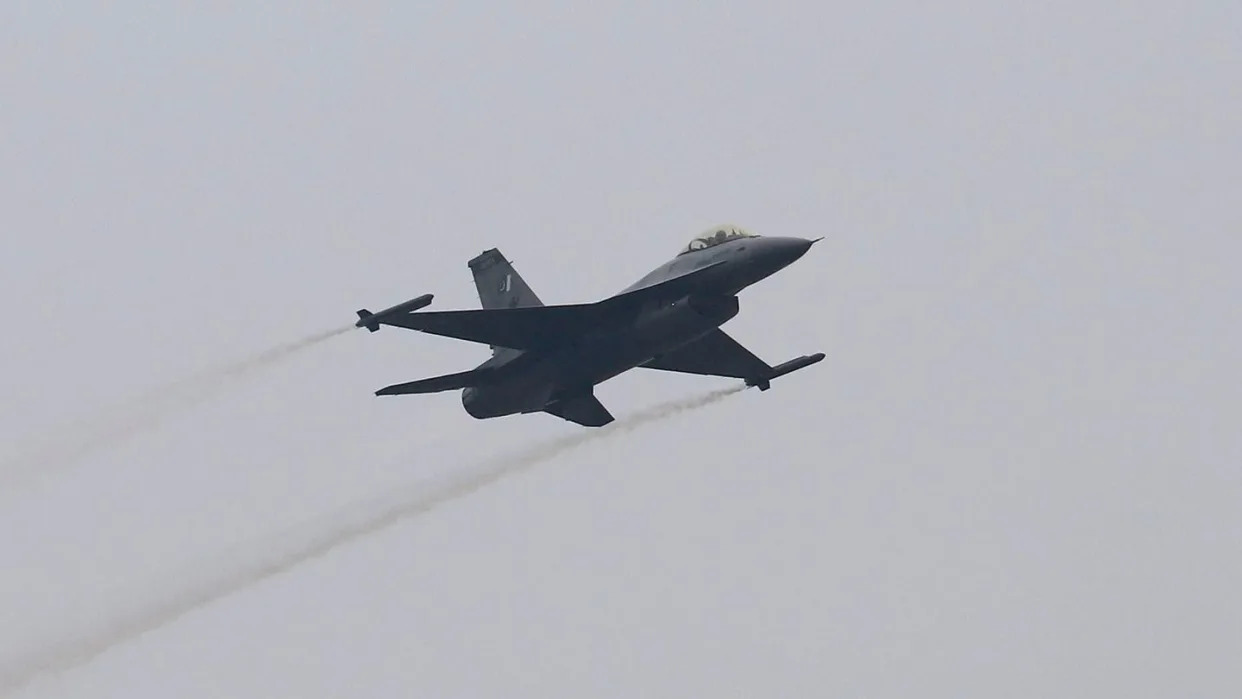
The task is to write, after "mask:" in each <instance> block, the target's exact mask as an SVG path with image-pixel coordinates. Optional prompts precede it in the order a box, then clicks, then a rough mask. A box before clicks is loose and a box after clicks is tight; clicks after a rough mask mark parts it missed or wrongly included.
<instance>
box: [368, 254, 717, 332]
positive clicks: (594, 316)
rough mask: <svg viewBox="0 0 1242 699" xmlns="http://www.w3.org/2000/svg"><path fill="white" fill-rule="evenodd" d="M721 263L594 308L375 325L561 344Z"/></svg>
mask: <svg viewBox="0 0 1242 699" xmlns="http://www.w3.org/2000/svg"><path fill="white" fill-rule="evenodd" d="M718 264H722V263H714V264H711V265H707V266H705V267H701V268H699V269H697V270H694V271H693V272H688V273H686V274H683V275H680V276H677V277H673V278H671V279H667V280H665V281H664V282H661V283H659V284H655V285H652V286H648V287H642V288H639V289H635V290H633V291H628V292H625V293H622V294H618V295H616V296H613V297H612V298H608V299H605V300H603V301H599V302H596V303H579V304H563V305H555V306H529V307H523V306H519V307H517V308H484V309H472V310H465V311H427V312H416V313H415V312H410V313H396V314H389V313H388V312H384V313H377V314H374V315H373V316H371V322H373V323H377V324H379V325H391V326H394V327H398V328H408V329H410V330H419V331H421V332H425V333H430V334H432V335H442V336H445V337H452V338H457V339H459V340H467V341H470V342H478V343H481V344H486V345H492V346H493V347H509V348H512V349H519V350H530V349H539V348H542V347H549V346H553V345H556V344H560V343H562V342H564V341H565V340H567V339H568V338H572V337H575V336H579V335H582V334H585V333H587V332H590V331H591V330H593V329H595V328H597V327H600V326H602V325H606V324H608V323H610V322H614V321H618V320H621V319H623V318H625V317H626V316H627V315H628V314H629V313H631V312H634V311H637V310H638V308H639V307H640V305H641V304H642V303H643V302H644V301H646V300H647V299H649V298H652V297H653V296H658V295H667V294H676V293H682V292H684V291H685V290H688V289H689V288H691V287H690V286H689V282H690V280H691V279H692V278H693V277H695V276H697V275H699V274H702V273H703V272H705V271H707V270H709V269H712V268H713V267H715V266H717V265H718Z"/></svg>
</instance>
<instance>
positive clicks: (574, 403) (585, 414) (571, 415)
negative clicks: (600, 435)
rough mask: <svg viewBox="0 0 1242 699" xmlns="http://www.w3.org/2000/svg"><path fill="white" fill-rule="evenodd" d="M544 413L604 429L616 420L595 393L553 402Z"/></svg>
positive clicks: (545, 408) (584, 425) (585, 425)
mask: <svg viewBox="0 0 1242 699" xmlns="http://www.w3.org/2000/svg"><path fill="white" fill-rule="evenodd" d="M543 411H544V412H545V413H549V414H551V415H555V416H557V417H559V418H561V419H563V420H568V421H570V422H575V423H577V424H579V425H582V426H583V427H603V426H604V425H607V424H608V423H610V422H612V421H613V419H614V418H613V416H612V413H610V412H608V408H605V407H604V404H603V403H600V402H599V399H598V398H596V397H595V394H594V393H585V394H579V395H575V396H570V397H568V398H564V399H562V400H556V401H553V402H551V403H549V404H548V405H547V406H546V407H544V409H543Z"/></svg>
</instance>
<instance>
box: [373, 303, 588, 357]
mask: <svg viewBox="0 0 1242 699" xmlns="http://www.w3.org/2000/svg"><path fill="white" fill-rule="evenodd" d="M603 315H604V314H602V313H601V312H600V309H598V308H596V307H595V304H573V305H564V306H532V307H518V308H488V309H478V310H467V311H429V312H424V313H407V314H405V315H397V316H391V317H385V318H384V319H382V320H381V321H379V322H380V324H381V325H392V326H395V327H398V328H408V329H410V330H419V331H422V332H425V333H430V334H432V335H442V336H444V337H453V338H457V339H459V340H468V341H470V342H479V343H482V344H485V345H493V346H497V347H510V348H512V349H522V350H525V349H536V348H539V347H546V346H549V345H553V344H556V343H557V341H558V340H560V339H563V338H565V337H568V336H573V335H577V334H580V333H582V332H585V331H586V330H589V329H590V328H591V327H593V326H594V325H596V324H598V323H599V322H600V321H601V320H603Z"/></svg>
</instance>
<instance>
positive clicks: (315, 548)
mask: <svg viewBox="0 0 1242 699" xmlns="http://www.w3.org/2000/svg"><path fill="white" fill-rule="evenodd" d="M744 388H745V387H744V386H733V387H730V388H727V389H721V390H716V391H712V392H709V393H705V394H701V395H698V396H695V397H692V398H687V399H682V400H676V401H669V402H666V403H661V404H658V405H655V406H652V407H651V408H648V409H646V410H643V411H640V412H638V413H635V414H633V415H631V416H628V417H626V418H623V419H619V420H616V421H614V422H612V423H610V424H609V425H606V426H604V427H601V428H595V429H591V430H588V431H582V432H578V433H575V434H573V435H570V436H568V437H563V438H560V439H556V440H552V441H548V442H545V443H543V444H539V445H536V446H534V447H531V448H529V449H526V450H523V451H520V452H518V453H516V454H514V453H510V454H505V455H503V456H501V457H497V458H493V459H490V460H487V461H484V462H482V463H480V464H478V465H477V466H476V467H475V468H473V469H469V470H468V471H467V472H464V473H460V474H456V475H455V477H452V478H450V479H449V480H447V481H446V482H444V483H442V484H440V485H438V486H433V487H429V486H427V485H426V484H419V485H416V486H413V487H411V488H409V489H407V490H405V491H403V492H398V493H396V494H395V495H393V496H390V497H388V498H386V499H385V500H384V501H383V502H379V503H371V504H369V505H367V506H366V508H365V509H360V508H357V507H354V508H349V510H347V511H338V512H337V513H335V514H333V515H330V516H326V517H324V518H321V519H320V522H321V524H319V525H318V526H316V527H308V528H307V529H306V530H303V531H301V532H297V533H295V534H294V535H293V536H291V537H288V538H286V539H284V541H285V544H283V545H281V546H280V547H278V548H276V550H270V551H268V552H266V554H264V555H262V556H261V557H260V558H259V559H258V560H256V561H254V562H251V563H249V564H246V565H240V566H239V565H234V566H232V570H226V571H224V572H222V573H219V574H217V575H215V576H214V577H213V578H211V579H207V580H203V581H201V582H199V583H198V584H197V585H195V586H193V587H192V588H191V589H186V590H181V591H179V592H177V593H175V594H173V595H172V596H170V597H168V598H167V599H166V600H164V601H162V602H159V603H157V604H154V605H150V606H148V607H146V608H145V609H143V610H140V611H137V612H135V613H133V614H129V615H126V616H124V617H122V618H117V619H115V620H113V621H112V622H111V623H109V624H107V625H106V626H105V627H104V628H101V629H98V630H95V631H93V632H90V633H87V634H84V635H80V636H79V637H77V638H73V639H68V640H65V641H63V642H61V643H59V644H56V645H53V646H51V647H46V648H42V649H39V650H37V651H34V652H32V653H29V654H28V655H27V656H26V657H22V658H15V659H13V660H11V661H9V662H7V663H4V664H2V665H0V690H15V689H18V688H20V687H22V686H25V685H27V684H28V683H30V682H31V681H33V680H34V679H36V678H38V677H40V676H44V675H49V674H58V673H62V672H65V671H67V670H70V669H72V668H74V667H77V666H80V665H82V664H85V663H87V662H88V661H90V660H91V659H93V658H95V657H96V656H98V655H100V654H102V653H104V652H106V651H107V650H109V649H110V648H112V647H114V646H117V645H119V644H122V643H125V642H128V641H130V640H132V639H134V638H137V637H139V636H141V635H143V634H145V633H148V632H150V631H153V630H155V629H158V628H160V627H162V626H164V625H166V624H169V623H171V622H173V621H175V620H177V619H179V618H181V617H182V616H185V615H186V614H189V613H190V612H193V611H195V610H197V609H200V608H202V607H205V606H206V605H209V604H211V603H212V602H214V601H216V600H218V599H220V598H222V597H225V596H227V595H230V594H232V593H234V592H237V591H239V590H242V589H244V588H247V587H250V586H251V585H254V584H256V583H259V582H262V581H263V580H266V579H268V578H271V577H273V576H276V575H279V574H281V573H284V572H286V571H288V570H290V569H292V568H294V567H295V566H298V565H300V564H302V563H305V562H306V561H309V560H311V559H314V558H317V557H320V556H323V555H324V554H326V553H328V552H329V551H331V550H333V549H335V548H337V547H339V546H341V545H343V544H346V543H349V542H351V541H354V540H357V539H359V538H362V537H365V536H367V535H369V534H372V533H374V532H377V531H379V530H381V529H384V528H386V527H389V526H392V525H393V524H396V523H397V522H401V521H404V520H407V519H410V518H412V517H417V516H420V515H422V514H424V513H426V512H428V511H429V510H431V509H433V508H435V507H437V506H439V505H443V504H445V503H448V502H451V501H454V500H457V499H459V498H463V497H465V496H467V495H470V494H471V493H474V492H475V491H477V490H479V489H481V488H484V487H486V486H487V485H490V484H492V483H495V482H496V481H499V480H501V479H502V478H505V477H506V476H511V475H513V474H516V473H519V472H521V471H525V470H527V469H530V468H532V467H534V466H537V465H539V464H541V463H544V462H546V461H549V460H551V459H554V458H556V457H557V456H560V455H561V454H563V453H565V452H567V451H569V450H571V449H574V448H576V447H579V446H582V445H584V444H587V443H590V442H595V441H598V440H601V439H605V438H607V437H609V436H611V435H614V434H619V433H625V432H629V431H632V430H634V429H637V428H639V427H642V426H644V425H647V424H650V423H652V422H656V421H658V420H662V419H665V418H668V417H672V416H674V415H677V414H679V413H682V412H685V411H688V410H694V409H697V408H702V407H705V406H707V405H710V404H712V403H716V402H718V401H720V400H723V399H724V398H725V397H727V396H729V395H732V394H734V393H737V392H739V391H742V390H744Z"/></svg>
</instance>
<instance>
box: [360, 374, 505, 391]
mask: <svg viewBox="0 0 1242 699" xmlns="http://www.w3.org/2000/svg"><path fill="white" fill-rule="evenodd" d="M487 373H488V372H487V371H486V370H480V369H472V370H470V371H463V372H461V373H458V374H445V375H444V376H434V377H432V378H429V379H419V380H418V381H410V382H407V383H398V384H393V385H392V386H385V387H384V388H381V389H380V390H378V391H376V392H375V395H377V396H396V395H408V394H411V393H439V392H440V391H452V390H456V389H461V388H468V387H470V386H477V385H478V384H479V383H480V381H481V379H482V378H483V377H484V376H485V375H486V374H487Z"/></svg>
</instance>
